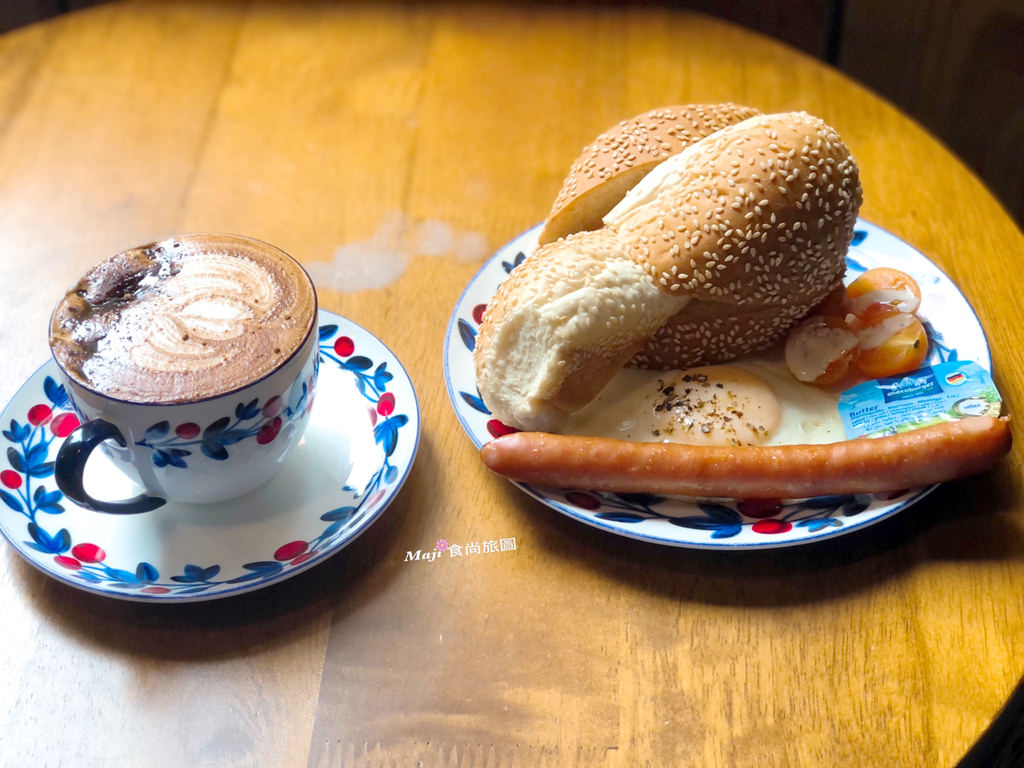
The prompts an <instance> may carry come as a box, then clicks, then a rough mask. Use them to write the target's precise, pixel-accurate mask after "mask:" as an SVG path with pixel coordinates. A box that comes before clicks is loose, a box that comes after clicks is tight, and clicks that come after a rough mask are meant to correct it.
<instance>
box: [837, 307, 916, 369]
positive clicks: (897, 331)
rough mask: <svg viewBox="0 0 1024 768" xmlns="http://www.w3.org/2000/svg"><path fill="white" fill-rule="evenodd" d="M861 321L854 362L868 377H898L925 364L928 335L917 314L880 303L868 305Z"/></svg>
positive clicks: (857, 327) (861, 316)
mask: <svg viewBox="0 0 1024 768" xmlns="http://www.w3.org/2000/svg"><path fill="white" fill-rule="evenodd" d="M857 320H858V321H857V323H856V335H857V341H858V342H859V349H858V352H857V355H856V358H855V359H854V361H853V362H854V365H855V366H856V367H857V370H859V371H860V372H861V373H863V374H864V375H865V376H869V377H871V378H873V379H877V378H879V377H882V376H896V375H899V374H901V373H906V372H907V371H913V370H915V369H916V368H920V367H921V364H922V363H924V360H925V358H926V357H927V356H928V334H927V332H926V331H925V328H924V325H923V324H922V323H921V321H920V320H919V319H918V318H917V316H916V315H914V314H909V313H907V312H901V311H900V310H899V309H896V307H894V306H892V305H891V304H887V303H881V302H876V303H874V304H870V305H868V306H867V307H866V308H865V309H864V311H863V312H862V314H861V315H860V317H859V318H858V319H857Z"/></svg>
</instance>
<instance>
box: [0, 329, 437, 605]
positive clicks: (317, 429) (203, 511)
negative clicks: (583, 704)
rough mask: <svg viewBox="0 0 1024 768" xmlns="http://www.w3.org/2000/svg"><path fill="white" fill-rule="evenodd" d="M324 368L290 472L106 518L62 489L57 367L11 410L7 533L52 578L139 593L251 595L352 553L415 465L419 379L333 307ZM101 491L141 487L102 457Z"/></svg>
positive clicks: (323, 337) (65, 424) (4, 495)
mask: <svg viewBox="0 0 1024 768" xmlns="http://www.w3.org/2000/svg"><path fill="white" fill-rule="evenodd" d="M319 322H320V327H319V332H320V374H319V380H318V383H317V390H316V399H315V402H314V405H313V410H312V413H311V419H310V423H309V425H308V427H307V429H306V433H305V435H304V436H303V438H302V440H301V441H300V443H299V444H298V445H297V446H296V447H295V448H294V449H293V452H292V453H291V454H290V455H289V457H288V458H287V460H286V461H285V464H284V466H283V467H282V468H281V470H280V472H278V474H277V475H275V476H274V477H273V479H271V480H270V482H268V483H267V484H266V485H264V486H263V487H262V488H259V489H257V490H256V491H253V492H252V493H250V494H247V495H246V496H242V497H241V498H239V499H235V500H233V501H229V502H223V503H220V504H208V505H198V504H197V505H192V504H176V503H173V502H170V503H168V504H166V505H165V506H163V507H161V508H159V509H157V510H155V511H153V512H147V513H145V514H142V515H104V514H101V513H96V512H90V511H88V510H85V509H82V508H80V507H78V506H76V505H75V504H73V503H71V502H70V501H68V500H67V499H65V498H64V497H63V494H61V492H60V491H59V490H57V488H56V485H55V483H54V479H53V459H54V457H55V456H56V454H57V450H58V449H59V448H60V445H61V443H62V441H63V440H64V438H66V437H67V435H68V434H69V433H70V432H71V431H72V430H73V429H74V428H75V427H76V426H77V425H78V419H77V417H76V416H75V414H74V412H73V411H72V410H71V407H70V403H69V401H68V398H67V395H66V394H65V392H64V388H63V387H62V386H61V385H60V384H58V379H57V371H56V364H55V363H53V361H50V362H48V363H46V364H45V365H43V366H42V367H41V368H40V369H39V370H38V371H36V372H35V373H34V374H33V375H32V376H31V378H29V380H28V381H27V382H26V383H25V384H24V385H23V386H22V387H21V389H20V390H19V391H18V393H17V394H16V395H15V396H14V398H13V399H12V400H11V402H10V403H9V404H8V405H7V407H6V408H5V409H4V412H3V415H2V416H0V429H2V440H0V445H3V447H4V448H6V460H2V459H0V467H2V469H0V500H2V502H3V503H2V504H0V533H2V534H3V535H4V537H5V538H6V539H7V540H8V541H9V542H10V543H11V545H12V546H13V547H14V548H15V549H16V550H17V551H18V553H19V554H21V555H22V556H23V557H24V558H25V559H26V560H28V561H29V562H30V563H31V564H32V565H34V566H35V567H36V568H38V569H39V570H41V571H43V572H44V573H46V574H47V575H48V576H52V577H53V578H55V579H57V580H59V581H62V582H64V583H65V584H70V585H71V586H73V587H78V588H80V589H84V590H86V591H88V592H95V593H97V594H101V595H106V596H108V597H116V598H122V599H127V600H139V601H147V602H186V601H199V600H213V599H216V598H222V597H228V596H230V595H236V594H240V593H242V592H251V591H253V590H256V589H260V588H262V587H266V586H268V585H270V584H274V583H276V582H279V581H281V580H283V579H287V578H288V577H290V576H294V575H295V574H297V573H299V572H301V571H304V570H306V569H307V568H310V567H311V566H313V565H315V564H317V563H319V562H321V561H322V560H324V559H325V558H327V557H329V556H330V555H332V554H334V553H336V552H338V551H339V550H341V549H343V548H344V547H345V546H346V545H348V544H349V543H351V542H352V541H353V540H354V539H355V538H356V537H357V536H358V535H359V534H361V533H362V532H363V531H365V530H366V529H367V528H368V527H369V526H370V524H371V523H373V521H374V520H376V519H377V518H378V517H379V516H380V515H381V513H382V512H383V511H384V510H385V508H386V507H387V506H388V504H389V503H390V502H391V501H392V500H393V499H394V497H395V494H396V493H398V490H399V489H400V488H401V487H402V483H403V482H404V481H405V478H406V477H407V476H408V474H409V470H410V468H411V467H412V463H413V459H414V457H415V455H416V448H417V445H418V442H419V432H420V416H419V407H418V404H417V401H416V394H415V392H414V390H413V387H412V382H411V381H410V380H409V376H408V374H407V373H406V372H405V370H404V369H403V368H402V365H401V363H400V362H399V361H398V359H397V358H396V357H395V356H394V354H393V353H392V352H391V351H390V350H389V349H388V348H387V347H385V346H384V345H383V344H382V343H381V342H380V341H379V340H378V339H377V338H376V337H374V336H373V335H372V334H371V333H369V332H368V331H366V330H365V329H363V328H361V327H360V326H358V325H356V324H355V323H353V322H351V321H349V320H346V319H345V318H343V317H339V316H338V315H335V314H333V313H331V312H326V311H323V310H321V311H320V316H319ZM85 482H86V486H87V488H92V489H94V490H93V492H94V494H95V495H97V496H100V495H106V496H109V497H110V498H118V497H124V496H128V495H133V494H134V493H137V492H138V489H137V488H136V487H135V486H134V483H133V482H132V481H131V480H129V479H128V478H127V477H126V476H125V475H124V474H123V473H122V472H121V471H120V470H119V469H117V468H116V467H115V466H113V464H112V463H111V462H110V461H109V460H107V459H106V458H105V457H104V456H103V454H102V453H101V452H97V453H96V454H95V455H94V457H93V458H92V459H91V460H90V463H89V467H88V468H87V471H86V478H85Z"/></svg>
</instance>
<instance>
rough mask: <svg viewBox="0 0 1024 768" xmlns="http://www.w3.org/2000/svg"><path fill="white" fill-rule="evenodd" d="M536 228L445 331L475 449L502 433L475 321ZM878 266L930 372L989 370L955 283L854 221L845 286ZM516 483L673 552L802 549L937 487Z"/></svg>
mask: <svg viewBox="0 0 1024 768" xmlns="http://www.w3.org/2000/svg"><path fill="white" fill-rule="evenodd" d="M539 231H540V227H539V226H538V227H535V228H533V229H531V230H529V231H527V232H524V233H523V234H522V235H520V236H519V237H517V238H516V239H515V240H513V241H512V242H510V243H508V244H507V245H505V246H504V247H503V248H501V249H500V250H499V251H498V252H497V253H496V254H494V256H492V257H491V258H490V259H489V260H488V261H487V262H486V263H485V264H484V266H483V268H482V269H481V270H480V271H479V272H478V273H477V274H476V276H475V277H474V278H473V279H472V281H470V283H469V285H468V286H467V287H466V290H465V291H464V292H463V294H462V297H461V298H460V299H459V302H458V304H456V306H455V310H454V312H453V313H452V317H451V321H450V322H449V325H448V333H447V336H446V338H445V348H444V373H445V380H446V382H447V385H448V395H449V397H450V398H451V401H452V406H453V407H454V408H455V413H456V414H457V415H458V417H459V420H460V421H461V422H462V426H463V428H464V429H465V430H466V432H467V433H468V434H469V437H470V439H471V440H472V441H473V443H474V444H475V445H476V446H477V447H480V446H481V445H483V444H484V443H485V442H487V441H488V440H490V439H492V438H493V437H495V436H497V435H499V434H501V433H502V432H503V431H504V430H505V429H506V428H505V427H504V425H502V424H501V423H500V422H498V421H497V420H496V419H494V418H493V417H492V416H491V415H490V413H489V411H488V410H487V408H486V406H485V405H484V404H483V402H482V401H481V399H480V394H479V392H478V391H477V387H476V376H475V374H474V372H473V362H472V351H473V347H474V345H475V343H476V335H477V330H478V329H479V326H480V318H481V315H482V313H483V309H484V307H485V306H486V305H487V303H488V302H489V301H490V300H491V297H492V296H493V295H494V292H495V290H497V288H498V285H499V284H500V283H501V282H502V280H504V279H505V277H507V276H508V273H509V272H511V271H512V269H513V268H514V267H515V266H516V265H517V264H518V263H519V262H520V261H522V260H523V259H524V258H525V256H526V254H528V253H531V252H532V251H533V250H534V249H535V248H536V245H537V237H538V234H539ZM876 266H888V267H894V268H896V269H900V270H903V271H904V272H907V273H908V274H910V275H912V276H913V277H914V278H915V279H916V280H917V281H918V283H919V285H920V286H921V292H922V295H923V297H924V300H923V302H922V307H921V310H920V311H919V312H918V315H919V316H920V317H921V319H922V320H923V321H924V323H925V325H926V327H927V329H928V335H929V338H930V342H931V347H930V356H929V358H928V360H927V361H926V364H927V365H934V364H936V363H940V362H947V361H952V360H973V361H975V362H976V363H978V364H979V365H981V366H982V367H983V368H985V369H986V370H989V371H990V370H991V357H990V354H989V348H988V343H987V341H986V339H985V333H984V331H983V330H982V328H981V325H980V324H979V322H978V318H977V316H976V315H975V314H974V310H972V309H971V306H970V304H968V302H967V300H966V299H965V298H964V296H963V294H962V293H961V292H960V290H959V289H958V288H957V287H956V286H955V285H954V284H953V282H952V281H951V280H950V279H949V278H948V277H946V275H945V274H943V273H942V272H941V271H940V270H939V269H938V268H937V267H936V266H935V265H934V264H932V262H931V261H929V260H928V259H927V258H926V257H925V256H924V255H922V254H921V253H919V252H918V251H916V250H914V248H912V247H911V246H910V245H908V244H907V243H905V242H903V241H902V240H900V239H899V238H897V237H895V236H893V235H892V234H890V233H888V232H886V231H885V230H883V229H881V228H879V227H877V226H875V225H873V224H869V223H868V222H866V221H863V220H858V222H857V227H856V231H855V233H854V238H853V244H852V246H851V248H850V252H849V255H848V257H847V279H848V280H852V279H853V278H854V277H856V276H857V275H859V274H860V273H862V272H864V271H865V270H867V269H870V268H871V267H876ZM481 467H482V465H481ZM516 485H518V486H519V487H520V488H522V489H523V491H525V492H526V493H527V494H529V495H530V496H533V497H534V498H535V499H537V500H539V501H541V502H543V503H544V504H547V505H548V506H549V507H551V508H553V509H555V510H557V511H559V512H561V513H562V514H565V515H568V516H569V517H571V518H573V519H576V520H579V521H581V522H584V523H587V524H589V525H593V526H596V527H597V528H601V529H603V530H606V531H609V532H611V533H614V534H619V535H622V536H629V537H632V538H636V539H642V540H644V541H651V542H656V543H659V544H667V545H671V546H678V547H699V548H747V549H760V548H767V547H781V546H791V545H796V544H806V543H808V542H812V541H818V540H821V539H826V538H830V537H833V536H838V535H841V534H844V533H849V532H850V531H853V530H856V529H858V528H863V527H865V526H867V525H870V524H872V523H876V522H878V521H880V520H883V519H885V518H887V517H889V516H890V515H893V514H895V513H897V512H899V511H900V510H902V509H905V508H907V507H908V506H910V505H911V504H913V503H914V502H916V501H918V500H919V499H921V498H922V497H923V496H925V495H926V494H927V493H929V492H930V491H932V490H933V489H934V488H935V486H931V487H928V488H916V489H909V490H907V491H904V492H901V493H897V494H881V495H875V494H857V495H843V496H828V497H822V498H816V499H802V500H796V501H784V502H780V503H771V504H766V503H763V502H757V503H755V502H745V501H742V500H729V501H714V502H710V501H698V500H692V499H683V498H680V497H670V496H656V495H652V494H610V493H595V492H592V491H585V490H559V489H555V488H544V487H539V486H531V485H526V484H523V483H516Z"/></svg>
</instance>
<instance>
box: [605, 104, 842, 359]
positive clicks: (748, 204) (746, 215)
mask: <svg viewBox="0 0 1024 768" xmlns="http://www.w3.org/2000/svg"><path fill="white" fill-rule="evenodd" d="M860 203H861V187H860V179H859V175H858V171H857V165H856V163H855V162H854V161H853V158H852V157H851V156H850V153H849V150H848V149H847V147H846V145H845V144H844V143H843V142H842V139H840V137H839V135H838V134H837V133H836V131H835V130H834V129H833V128H831V127H830V126H828V125H827V124H826V123H825V122H824V121H823V120H821V119H820V118H817V117H813V116H811V115H808V114H806V113H804V112H790V113H785V114H776V115H760V116H757V117H752V118H749V119H747V120H744V121H743V122H740V123H737V124H736V125H733V126H729V127H727V128H723V129H722V130H721V131H718V132H717V133H715V134H713V135H711V136H709V137H708V138H705V139H703V140H701V141H700V142H698V143H697V144H695V145H693V146H691V147H689V148H687V149H686V150H684V151H683V152H681V153H680V154H678V155H676V156H675V157H673V158H670V159H669V160H667V161H665V162H664V163H662V164H661V165H660V166H659V167H658V168H657V169H655V171H654V172H652V173H651V174H650V175H648V176H647V177H646V178H645V179H644V180H643V181H641V182H640V184H638V185H637V186H636V187H634V188H633V189H632V190H630V191H629V193H628V194H627V195H626V197H625V198H624V199H623V200H622V201H621V202H620V203H619V204H618V205H616V206H615V208H614V209H613V210H612V211H610V212H609V213H608V214H607V215H606V216H605V223H606V225H607V226H608V227H610V228H612V229H614V230H615V231H616V232H617V233H618V237H619V239H620V240H621V242H622V243H623V244H625V246H626V250H627V253H628V254H629V255H630V257H631V258H633V259H634V260H636V262H637V263H638V264H641V265H642V266H643V267H644V269H645V270H646V271H647V272H648V274H650V275H651V276H652V277H653V278H654V280H655V282H657V283H658V284H659V285H660V286H662V287H663V288H664V289H665V290H667V291H669V292H671V293H674V294H678V295H686V296H691V297H692V298H693V299H694V300H693V301H692V302H690V303H689V304H687V305H686V307H685V308H684V309H683V310H682V312H681V313H680V314H679V315H678V316H676V317H674V318H672V319H671V320H669V321H668V322H667V323H666V324H665V325H664V326H663V327H662V328H660V329H659V330H658V332H657V333H656V334H654V336H653V338H652V339H651V340H650V342H649V343H648V344H646V345H645V346H644V348H643V349H642V350H641V352H640V353H639V354H638V355H637V357H636V358H635V360H634V364H636V365H638V366H640V367H650V368H686V367H689V366H692V365H701V364H704V363H715V362H722V361H725V360H731V359H734V358H736V357H739V356H741V355H744V354H747V353H749V352H752V351H754V350H757V349H763V348H764V347H766V346H768V345H769V344H771V343H772V342H774V341H776V340H777V339H779V338H781V337H782V335H783V334H784V333H785V331H786V330H788V328H789V327H791V326H792V325H793V324H794V323H795V322H796V321H797V320H799V319H800V318H801V317H803V316H804V315H806V314H807V313H808V312H809V311H810V310H811V309H812V308H813V307H814V306H816V305H817V304H818V303H820V302H821V300H822V299H824V298H825V296H826V295H827V294H828V293H829V292H830V291H832V290H833V289H834V288H836V287H837V286H838V285H839V284H840V283H841V282H842V278H843V275H844V273H845V271H846V252H847V250H848V248H849V245H850V240H851V239H852V237H853V228H854V225H855V224H856V220H857V212H858V211H859V209H860Z"/></svg>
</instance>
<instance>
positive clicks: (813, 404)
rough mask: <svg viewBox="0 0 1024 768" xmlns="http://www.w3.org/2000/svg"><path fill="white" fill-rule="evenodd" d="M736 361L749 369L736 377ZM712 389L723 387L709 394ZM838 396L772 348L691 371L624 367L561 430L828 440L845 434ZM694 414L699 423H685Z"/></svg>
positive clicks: (690, 439)
mask: <svg viewBox="0 0 1024 768" xmlns="http://www.w3.org/2000/svg"><path fill="white" fill-rule="evenodd" d="M734 369H739V371H740V372H743V373H745V374H746V376H739V377H737V376H736V375H735V374H734V373H733V372H732V371H734ZM694 371H695V372H696V373H697V374H698V375H699V376H700V378H702V379H704V381H702V382H701V386H694V384H693V382H694V381H695V377H694V376H693V375H692V372H694ZM753 377H756V378H754V380H753V381H752V382H748V381H746V379H748V378H753ZM670 386H671V387H673V389H672V390H669V395H670V396H671V397H668V398H667V397H666V388H667V387H670ZM715 392H717V393H718V395H714V394H711V395H709V393H715ZM685 397H690V398H691V401H690V402H689V403H684V404H683V405H681V406H680V405H679V403H678V401H679V400H680V399H682V398H685ZM712 398H713V399H712ZM667 400H671V401H672V402H671V403H668V404H669V405H675V407H674V408H673V409H672V410H673V411H674V414H673V415H674V417H675V422H674V424H670V423H669V422H667V421H666V409H665V405H666V402H667ZM838 402H839V396H838V393H836V392H832V391H829V390H827V389H822V388H820V387H815V386H811V385H809V384H803V383H801V382H799V381H797V380H796V379H795V378H793V375H792V374H791V373H790V372H789V371H788V370H787V369H786V366H785V364H784V363H783V362H782V361H781V359H776V358H774V357H771V356H762V357H749V358H744V359H743V360H739V361H734V362H730V363H728V364H726V365H723V366H703V367H701V368H699V369H691V372H681V371H649V370H642V369H637V368H625V369H623V370H622V371H620V372H619V373H618V374H616V376H615V378H614V379H612V381H611V382H609V383H608V385H607V386H606V387H605V388H604V389H603V390H602V391H601V393H600V394H599V395H598V396H597V397H596V398H595V399H594V400H593V401H591V402H590V403H589V404H588V405H587V406H586V407H585V408H582V409H581V410H579V411H577V412H576V413H574V414H572V415H570V416H568V417H566V419H565V421H564V422H563V423H562V424H561V425H560V428H559V430H558V431H559V432H562V433H563V434H571V435H593V436H598V437H612V438H618V439H621V440H634V441H639V442H679V443H689V444H712V445H714V444H717V445H740V444H747V445H749V444H760V445H786V444H800V443H804V444H806V443H831V442H837V441H840V440H844V439H846V435H845V432H844V430H843V425H842V421H841V419H840V417H839V408H838ZM708 403H710V406H708ZM690 414H693V415H694V419H693V421H694V426H693V428H684V424H683V421H684V419H685V418H686V416H687V415H690ZM709 414H710V415H709ZM773 414H774V415H773ZM715 415H722V416H723V417H724V418H723V421H722V422H721V423H714V424H713V425H711V422H710V421H709V418H710V417H711V416H715ZM747 424H752V425H753V426H754V429H753V431H750V430H744V429H743V427H744V425H747ZM709 425H710V426H709ZM667 426H668V428H666V427H667Z"/></svg>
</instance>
